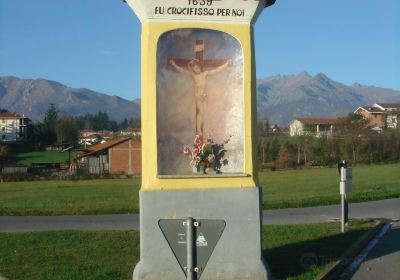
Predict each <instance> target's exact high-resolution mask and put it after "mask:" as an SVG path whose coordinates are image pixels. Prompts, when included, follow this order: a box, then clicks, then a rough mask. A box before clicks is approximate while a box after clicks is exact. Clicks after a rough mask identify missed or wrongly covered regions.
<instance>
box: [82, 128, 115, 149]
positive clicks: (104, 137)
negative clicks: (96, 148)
mask: <svg viewBox="0 0 400 280" xmlns="http://www.w3.org/2000/svg"><path fill="white" fill-rule="evenodd" d="M112 136H113V133H112V132H111V131H108V130H101V131H93V130H91V129H84V130H81V131H80V132H79V140H78V143H79V144H80V145H82V146H85V147H87V146H92V145H96V144H99V143H104V142H106V141H108V140H110V139H111V138H112Z"/></svg>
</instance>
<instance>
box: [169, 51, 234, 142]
mask: <svg viewBox="0 0 400 280" xmlns="http://www.w3.org/2000/svg"><path fill="white" fill-rule="evenodd" d="M169 63H170V64H171V65H172V66H173V67H174V68H175V69H176V70H177V71H178V72H180V73H182V74H184V75H186V76H188V77H190V78H192V80H193V90H194V97H195V101H196V134H197V135H199V136H200V137H201V138H203V126H204V114H205V110H206V105H207V93H206V90H205V89H206V78H207V76H208V75H215V74H218V73H220V72H222V71H223V70H224V69H225V68H227V67H228V66H230V65H232V59H227V60H225V62H224V63H223V64H222V65H220V66H218V67H215V68H213V69H210V70H204V71H203V69H202V68H203V67H202V66H203V63H204V61H201V60H199V59H197V58H196V59H192V60H190V61H189V62H188V63H187V68H188V69H189V70H190V71H189V70H187V69H185V68H183V67H181V66H179V65H177V63H176V62H175V60H174V59H170V60H169Z"/></svg>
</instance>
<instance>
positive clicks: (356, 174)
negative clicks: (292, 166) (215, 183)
mask: <svg viewBox="0 0 400 280" xmlns="http://www.w3.org/2000/svg"><path fill="white" fill-rule="evenodd" d="M259 178H260V184H261V186H262V187H263V207H264V209H271V208H272V209H276V208H291V207H293V208H298V207H308V206H319V205H329V204H339V203H340V195H339V173H338V170H337V168H314V169H297V170H285V171H268V172H261V173H260V174H259ZM396 197H400V164H387V165H368V166H357V167H354V168H353V192H352V193H351V194H350V195H349V200H350V202H361V201H371V200H379V199H385V198H396Z"/></svg>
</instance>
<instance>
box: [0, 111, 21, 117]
mask: <svg viewBox="0 0 400 280" xmlns="http://www.w3.org/2000/svg"><path fill="white" fill-rule="evenodd" d="M0 118H24V119H27V117H25V116H20V115H18V114H17V113H15V112H13V113H12V112H4V113H0Z"/></svg>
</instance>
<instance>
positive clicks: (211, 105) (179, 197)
mask: <svg viewBox="0 0 400 280" xmlns="http://www.w3.org/2000/svg"><path fill="white" fill-rule="evenodd" d="M124 2H126V3H127V4H128V5H129V6H130V7H131V8H132V9H133V10H134V12H135V14H136V15H137V17H138V18H139V20H140V21H141V25H142V33H141V49H142V53H141V87H142V89H141V92H142V94H141V108H142V111H141V120H142V185H141V190H140V193H139V199H140V261H139V263H138V264H137V265H136V267H135V269H134V272H133V279H134V280H158V279H159V280H161V279H163V280H183V279H200V278H201V279H202V280H214V279H219V280H232V279H252V280H266V279H270V274H269V269H268V266H267V264H266V262H265V261H264V259H263V256H262V250H261V221H262V217H261V214H262V209H261V188H260V187H259V185H258V176H257V169H256V166H255V165H256V162H257V160H256V158H257V157H256V151H255V149H256V138H255V133H256V115H257V112H256V108H257V107H256V77H255V54H254V32H253V24H254V23H255V21H256V20H257V18H258V16H259V15H260V14H261V12H262V11H263V10H264V8H266V7H268V6H270V5H272V4H274V2H275V0H218V1H217V0H125V1H124Z"/></svg>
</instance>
